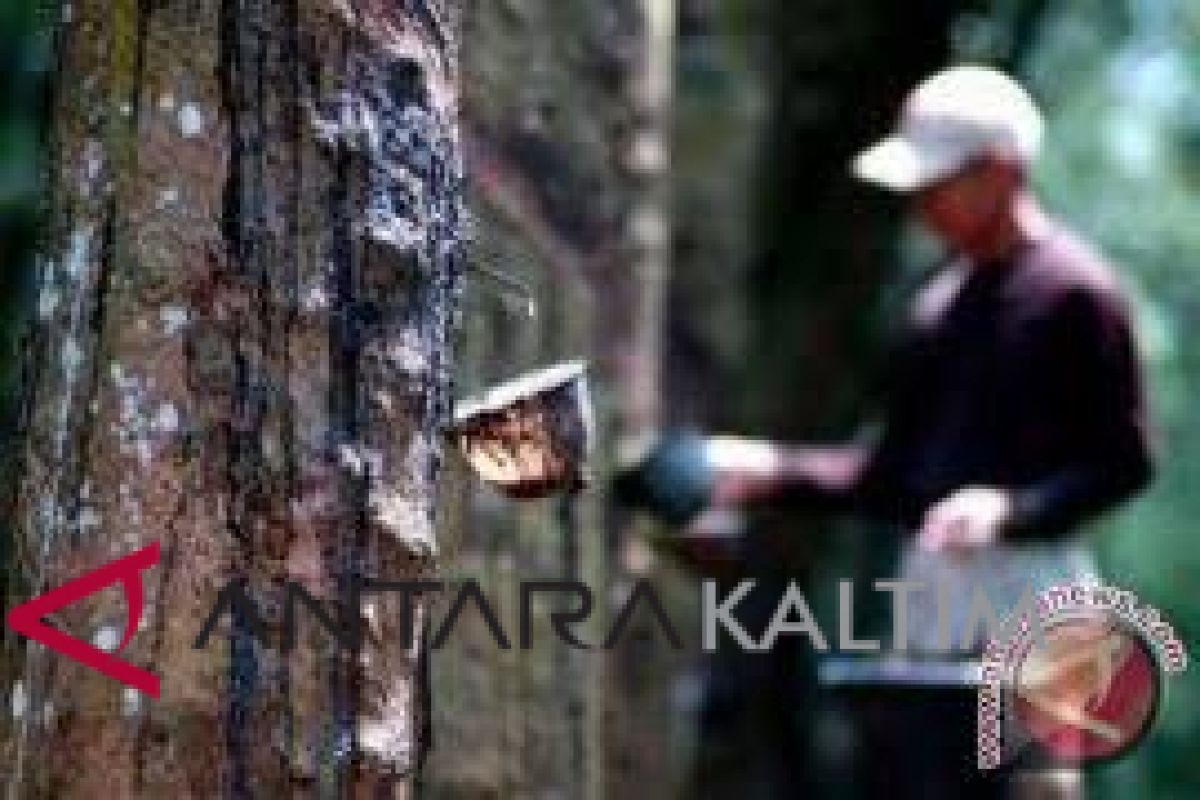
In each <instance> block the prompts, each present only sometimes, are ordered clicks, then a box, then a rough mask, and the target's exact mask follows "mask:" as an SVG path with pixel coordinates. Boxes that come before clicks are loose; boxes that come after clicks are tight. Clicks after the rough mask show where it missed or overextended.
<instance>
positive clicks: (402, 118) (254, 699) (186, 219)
mask: <svg viewBox="0 0 1200 800" xmlns="http://www.w3.org/2000/svg"><path fill="white" fill-rule="evenodd" d="M456 6H457V4H456V3H455V2H454V0H404V2H400V1H399V0H396V2H383V0H278V1H275V2H272V1H269V0H188V1H187V2H184V0H163V1H161V2H156V1H153V0H140V1H139V0H75V2H74V3H72V4H71V5H66V6H64V7H63V9H62V14H63V17H62V23H61V26H60V30H59V33H58V50H57V55H58V64H57V81H56V87H55V96H54V100H53V103H52V114H53V120H52V131H53V141H52V145H51V148H52V157H51V161H50V164H51V174H50V180H49V185H50V187H51V192H52V198H51V202H50V206H51V209H52V212H51V219H50V222H49V226H48V231H47V237H46V244H45V246H44V249H43V252H44V258H43V260H42V262H41V266H40V279H39V280H40V293H39V297H38V299H37V303H38V316H37V319H36V321H35V324H34V325H33V328H32V333H31V336H30V337H29V340H28V341H29V350H28V358H29V362H30V365H31V369H30V370H29V374H28V380H27V389H26V392H25V416H24V420H23V424H24V430H25V445H24V449H23V451H22V453H21V456H20V458H21V462H22V475H23V478H22V480H21V483H20V486H19V488H18V491H17V496H16V499H15V503H14V511H13V528H14V531H15V540H16V546H17V549H18V557H17V574H16V576H15V577H16V581H15V584H16V585H15V586H13V587H12V591H13V592H14V596H13V597H11V598H9V599H10V601H11V602H10V603H9V605H12V604H15V603H16V602H19V601H20V600H22V599H23V598H28V597H29V596H31V595H34V594H37V593H39V592H43V591H45V590H47V589H49V588H53V587H55V586H58V585H60V584H62V583H64V582H65V581H67V580H70V579H71V578H73V577H75V576H77V575H79V574H82V573H84V572H87V571H89V570H92V569H95V568H96V567H99V566H100V565H102V564H104V563H106V562H109V561H111V560H113V559H115V558H118V557H120V556H122V555H125V554H127V553H129V552H132V551H134V550H136V549H138V548H140V547H143V546H145V545H147V544H149V543H151V542H154V541H159V542H161V546H162V560H161V563H160V564H159V565H158V566H157V567H156V568H154V569H151V570H150V571H148V572H147V573H144V575H145V579H146V580H145V605H146V608H145V613H144V615H143V623H142V625H141V628H140V630H138V632H137V634H136V635H135V636H134V637H133V640H132V641H131V643H130V644H129V646H128V647H127V648H126V649H125V650H124V651H122V653H121V657H123V658H125V659H127V660H129V661H131V662H133V663H134V664H136V665H138V666H141V667H144V668H148V669H150V670H152V671H154V672H156V673H157V674H158V675H159V676H161V679H162V692H161V697H160V698H159V699H150V698H148V697H145V696H143V695H141V694H139V693H138V692H137V691H135V690H132V689H128V688H125V687H122V686H121V685H120V684H118V683H117V682H115V681H113V680H112V679H110V678H108V677H106V676H104V675H101V674H99V673H97V672H95V671H92V670H89V669H88V668H86V667H84V666H81V665H79V664H77V663H75V662H74V661H71V660H70V659H67V658H65V657H63V656H61V655H60V654H58V653H56V652H53V651H50V650H47V649H45V648H44V647H41V646H39V645H35V644H32V643H27V644H22V643H20V642H18V641H16V640H15V638H14V637H13V636H12V634H11V633H7V634H6V636H7V637H8V638H7V639H6V640H5V642H4V645H5V656H6V657H5V659H4V661H3V662H0V663H2V664H3V669H4V672H5V674H4V677H6V678H8V679H9V681H8V683H7V685H8V686H10V687H11V690H10V693H9V700H10V702H9V705H8V708H9V709H10V710H11V713H10V714H7V715H5V717H4V720H3V725H2V726H0V745H2V746H3V748H4V752H3V753H2V754H0V755H2V760H3V762H4V763H5V764H6V765H8V772H7V774H6V775H4V776H3V781H2V782H0V785H2V786H3V787H4V788H5V789H6V790H7V796H8V797H10V798H37V797H54V798H73V797H80V798H96V797H122V798H124V797H148V798H149V797H153V798H162V797H173V798H185V797H196V798H211V797H292V796H304V797H311V796H319V797H343V796H345V797H360V796H371V797H375V796H387V797H392V796H407V795H408V794H410V793H411V791H412V789H413V787H414V781H415V775H416V774H417V770H418V768H419V765H420V762H421V759H422V755H423V752H424V749H425V747H426V745H427V735H426V729H427V724H428V709H427V704H426V702H425V701H424V696H425V695H424V691H425V690H424V680H425V677H426V676H425V675H424V674H423V673H424V665H425V663H426V662H425V657H424V656H425V654H424V651H423V647H422V646H421V644H420V642H418V643H416V644H412V645H411V646H410V643H407V642H403V641H401V639H400V637H399V636H398V628H399V625H400V604H401V600H400V598H399V597H398V596H388V597H385V596H372V597H369V598H367V599H366V600H365V601H364V602H363V603H362V604H361V607H360V606H359V605H358V604H357V603H355V604H354V606H355V607H354V608H352V609H351V613H354V614H361V615H362V618H363V619H364V620H365V621H366V623H367V627H368V629H369V631H370V633H369V634H368V640H369V641H370V642H371V644H368V645H367V646H366V647H365V648H364V649H363V651H362V652H361V653H359V654H354V653H346V652H344V651H342V650H340V649H339V648H337V647H335V646H334V642H333V640H332V639H331V638H330V637H329V636H328V635H327V634H325V633H324V632H322V631H321V630H319V628H318V627H317V626H315V625H313V624H311V622H310V621H309V620H307V619H305V618H304V617H303V615H301V618H302V620H303V621H302V624H301V628H300V638H299V640H298V645H297V647H296V648H295V649H294V650H293V651H291V652H290V653H287V652H284V650H283V649H282V648H281V647H280V646H279V644H280V642H279V641H278V639H276V638H274V637H272V638H271V639H269V640H268V641H266V642H259V641H256V640H255V639H254V638H253V637H252V636H250V635H249V632H248V630H247V626H246V625H245V624H241V623H238V622H236V621H233V622H231V621H229V620H228V619H226V620H223V621H222V622H221V623H220V625H219V626H218V628H217V632H218V633H217V634H215V635H214V636H213V637H212V638H210V640H209V644H208V646H207V647H206V648H203V649H199V650H197V649H194V648H193V640H194V638H195V637H196V635H197V633H198V631H199V629H200V626H201V623H202V621H203V620H204V619H205V617H206V616H207V615H208V613H209V611H210V610H211V607H212V605H213V603H214V601H215V600H216V596H217V592H218V591H219V589H220V588H221V587H222V586H224V585H225V584H226V583H227V582H228V581H230V580H232V579H237V578H245V579H246V580H247V582H248V586H249V587H250V589H251V591H252V595H253V597H254V599H255V600H256V602H257V604H258V606H259V607H260V609H261V610H262V611H263V614H264V616H266V617H267V619H268V621H269V622H270V623H278V622H279V621H280V619H281V608H282V603H283V599H284V598H283V590H282V588H281V587H280V585H279V583H278V581H279V580H281V579H282V580H293V581H297V582H299V583H301V584H302V585H303V586H304V587H305V588H306V589H307V590H308V591H310V592H311V593H312V594H313V595H314V596H316V597H318V598H320V599H321V600H322V601H323V602H324V604H325V607H326V609H327V610H329V611H330V612H331V613H337V612H338V611H339V610H344V607H345V606H346V605H347V604H349V603H353V596H352V595H351V593H350V592H349V590H348V588H347V587H348V585H349V581H348V580H347V579H348V578H351V577H353V576H368V577H382V578H387V579H390V580H402V579H405V578H411V577H414V576H422V575H426V574H428V573H429V572H430V570H431V568H432V565H433V563H434V559H435V556H436V552H437V547H436V545H437V542H436V537H435V518H434V509H435V506H436V504H435V493H436V489H437V485H438V481H439V470H440V464H441V451H442V444H441V434H440V429H441V426H442V425H443V423H445V422H446V421H447V419H448V415H449V414H448V412H449V407H450V378H449V374H450V366H451V359H452V357H451V351H450V338H451V334H452V332H453V329H454V327H455V325H456V323H457V298H458V295H459V285H460V282H461V263H462V260H461V255H460V252H461V249H460V240H459V224H460V183H461V175H460V166H459V156H458V144H457V138H456V123H455V109H456V103H457V92H456V82H457V65H456V50H455V35H454V33H453V31H454V22H455V19H454V17H455V15H456V14H457V8H456ZM423 608H424V605H423V602H421V603H418V604H417V611H418V614H420V613H421V611H422V610H423ZM124 620H125V606H124V599H123V597H122V594H121V593H120V592H118V591H114V590H111V589H110V590H105V591H104V592H101V593H98V594H96V595H93V596H91V597H88V598H86V599H84V600H82V601H80V602H78V603H75V604H72V605H70V606H68V607H65V608H63V609H62V610H61V611H59V612H57V613H56V614H55V615H54V616H53V618H52V622H53V623H54V624H55V625H56V626H57V627H59V628H60V629H61V630H63V631H65V632H67V633H70V634H71V635H73V636H76V637H78V638H81V639H84V640H90V641H92V642H95V643H97V645H98V646H108V645H110V644H112V643H115V641H116V639H118V638H119V635H118V634H119V632H120V631H121V630H122V628H123V625H124ZM273 630H277V629H275V628H273Z"/></svg>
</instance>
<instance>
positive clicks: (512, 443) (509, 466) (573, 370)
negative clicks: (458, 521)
mask: <svg viewBox="0 0 1200 800" xmlns="http://www.w3.org/2000/svg"><path fill="white" fill-rule="evenodd" d="M449 434H450V435H451V437H452V438H453V440H454V442H455V444H456V445H457V446H458V449H459V451H460V452H461V453H462V454H463V456H464V457H465V458H466V460H467V463H468V464H470V466H471V469H472V470H473V471H474V472H475V474H476V475H477V476H479V478H480V479H481V480H483V481H485V482H487V483H489V484H491V485H493V486H495V487H496V488H497V489H499V490H500V491H501V492H503V493H504V494H505V495H507V496H509V497H512V498H515V499H519V500H531V499H536V498H540V497H546V496H548V495H551V494H555V493H558V492H568V493H575V492H578V491H579V490H581V489H582V488H583V487H584V486H586V485H587V482H588V476H587V472H586V466H587V459H588V456H589V455H590V453H591V449H592V438H593V436H594V423H593V416H592V404H591V397H590V394H589V392H588V385H587V365H586V364H585V363H584V362H581V361H570V362H566V363H563V364H557V365H555V366H553V367H549V368H547V369H542V370H538V371H536V372H531V373H526V374H524V375H521V376H520V377H518V378H515V379H513V380H511V381H507V382H505V383H503V384H500V385H498V386H494V387H492V388H490V389H489V390H487V391H486V392H484V393H483V394H481V395H479V396H478V397H474V398H470V399H468V400H465V401H464V402H462V403H461V404H460V405H459V406H458V408H456V410H455V413H454V423H453V425H452V426H451V428H450V430H449Z"/></svg>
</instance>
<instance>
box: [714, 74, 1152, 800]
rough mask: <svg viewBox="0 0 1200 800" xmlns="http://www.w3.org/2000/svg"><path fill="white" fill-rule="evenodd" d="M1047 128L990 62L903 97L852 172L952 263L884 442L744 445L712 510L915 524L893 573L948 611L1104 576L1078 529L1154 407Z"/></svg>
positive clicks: (932, 628)
mask: <svg viewBox="0 0 1200 800" xmlns="http://www.w3.org/2000/svg"><path fill="white" fill-rule="evenodd" d="M1041 138H1042V118H1041V115H1040V113H1039V111H1038V109H1037V107H1036V106H1035V104H1034V103H1033V101H1032V100H1031V99H1030V97H1029V96H1028V94H1027V93H1026V92H1025V91H1024V89H1022V88H1021V87H1020V86H1019V85H1017V84H1016V83H1015V82H1013V81H1012V80H1011V79H1009V78H1007V77H1006V76H1004V75H1002V74H1000V73H997V72H995V71H992V70H988V69H984V68H979V67H956V68H953V69H949V70H947V71H945V72H942V73H940V74H937V75H935V76H933V77H931V78H929V79H928V80H926V81H925V82H923V83H921V84H920V85H919V86H918V87H917V88H916V89H915V90H914V91H913V92H912V94H911V95H910V96H909V98H908V99H907V101H906V102H905V104H904V107H903V111H902V113H901V118H900V122H899V126H898V130H897V131H896V132H895V134H894V135H892V136H889V137H888V138H887V139H885V140H884V141H882V142H880V143H878V144H876V145H875V146H873V147H871V148H869V149H868V150H866V151H865V152H863V153H862V154H861V155H860V156H858V158H856V159H855V161H854V163H853V171H854V174H855V175H856V176H857V177H858V178H860V179H862V180H865V181H868V182H871V183H874V184H877V185H879V186H882V187H886V188H888V189H890V190H893V191H896V192H901V193H904V194H905V195H906V196H907V197H908V198H910V200H911V206H912V210H913V213H915V214H916V215H917V217H918V218H919V219H920V221H921V222H922V223H923V224H924V225H925V226H926V227H927V228H928V229H929V230H930V231H932V232H933V233H935V234H936V235H937V236H938V237H939V238H940V239H941V240H942V241H943V242H944V243H945V245H946V246H947V248H948V249H949V250H950V252H951V253H952V255H953V258H952V260H950V261H949V262H948V263H947V264H946V265H945V266H944V267H943V268H941V269H939V270H938V271H937V272H936V273H935V274H934V275H933V276H932V277H931V278H930V279H929V280H928V281H927V282H926V284H925V285H924V287H923V288H922V289H921V290H920V292H919V293H918V295H917V297H916V298H915V300H914V302H913V303H912V306H911V313H910V317H909V319H908V324H907V330H906V332H905V334H904V336H903V337H902V340H901V341H899V342H898V343H897V346H896V348H895V352H894V354H893V357H892V358H891V359H889V372H890V374H889V376H888V381H887V393H886V397H887V399H886V405H885V408H884V423H885V424H884V428H883V431H882V435H881V436H880V437H879V438H878V440H877V441H876V442H875V443H874V444H871V445H860V444H850V445H844V446H837V447H821V446H779V445H755V446H749V445H747V446H746V447H743V448H742V452H750V451H753V453H754V457H753V458H724V459H718V461H717V463H716V464H715V466H716V467H717V479H716V485H715V490H714V495H715V497H714V499H715V502H716V503H717V504H718V505H721V504H724V505H731V504H741V503H747V502H752V501H756V500H768V499H778V498H782V497H800V498H805V499H809V500H812V501H823V502H829V503H834V504H836V505H838V506H839V507H844V508H846V509H849V510H856V511H858V512H861V513H863V514H866V515H868V516H871V517H876V518H882V519H885V520H888V521H891V522H895V523H898V524H899V525H901V526H902V527H903V528H905V529H906V530H909V531H911V532H912V537H911V540H910V541H909V542H908V543H907V544H906V545H905V547H904V552H903V555H902V563H901V567H900V572H901V575H900V577H901V578H903V579H906V580H913V581H921V582H924V583H925V584H926V585H936V586H939V587H942V588H943V589H945V588H946V587H949V597H950V600H951V602H950V607H951V615H952V616H955V612H956V611H957V612H960V613H959V614H958V616H959V617H961V616H962V615H964V614H966V613H967V608H966V606H967V605H968V604H967V602H966V597H967V595H966V593H967V592H969V591H975V590H976V589H978V588H982V589H983V590H984V591H985V592H986V593H987V594H988V597H989V598H990V599H991V600H992V601H993V603H994V604H995V606H996V607H997V608H999V609H1000V610H1001V612H1002V613H1003V612H1005V611H1006V610H1007V609H1005V608H1004V607H1003V606H1004V605H1005V603H1012V604H1015V603H1016V601H1017V600H1018V599H1019V598H1020V595H1021V594H1022V593H1023V592H1025V591H1028V590H1029V589H1030V588H1033V589H1034V590H1037V589H1040V588H1043V587H1045V586H1048V585H1050V584H1052V583H1062V582H1066V581H1080V580H1089V579H1092V578H1093V577H1094V569H1093V566H1092V562H1091V558H1090V556H1089V554H1088V551H1087V549H1086V547H1084V546H1083V545H1082V543H1081V542H1079V541H1078V540H1077V539H1076V538H1075V537H1073V535H1072V534H1074V533H1075V531H1076V530H1077V526H1078V524H1079V523H1081V522H1082V521H1084V520H1086V519H1088V518H1090V517H1092V516H1094V515H1097V514H1099V513H1101V512H1103V511H1105V510H1107V509H1110V508H1112V507H1113V506H1115V505H1117V504H1118V503H1119V502H1121V501H1122V500H1124V499H1126V498H1128V497H1130V496H1131V495H1133V494H1135V493H1136V492H1138V491H1139V490H1140V489H1141V488H1142V487H1144V486H1145V485H1146V483H1147V480H1148V479H1149V477H1150V474H1151V462H1150V455H1149V449H1148V446H1147V435H1146V412H1145V406H1144V398H1143V391H1142V381H1141V378H1140V375H1139V365H1138V359H1137V356H1136V352H1135V347H1134V342H1133V337H1132V335H1131V329H1130V320H1129V314H1128V311H1127V308H1126V304H1125V301H1124V299H1123V298H1122V296H1121V292H1120V290H1119V288H1118V286H1117V283H1116V281H1115V280H1114V278H1113V275H1112V274H1111V272H1110V270H1109V268H1108V267H1107V266H1106V265H1105V263H1104V261H1103V260H1102V259H1101V258H1100V257H1099V256H1098V255H1097V254H1096V253H1095V252H1094V251H1093V250H1091V249H1090V248H1089V247H1088V246H1087V245H1086V244H1085V243H1084V242H1082V241H1080V239H1079V238H1078V237H1077V236H1076V235H1075V234H1073V233H1071V232H1070V231H1068V230H1067V229H1066V228H1065V227H1064V226H1063V225H1062V224H1061V223H1059V222H1057V221H1055V220H1052V219H1050V218H1049V217H1048V216H1047V215H1046V213H1045V212H1044V211H1043V210H1042V208H1041V207H1040V205H1039V203H1038V201H1037V198H1036V197H1035V195H1034V193H1033V191H1032V190H1031V188H1030V186H1029V180H1028V179H1029V170H1030V167H1031V165H1032V163H1033V161H1034V159H1035V157H1036V156H1037V154H1038V150H1039V146H1040V143H1041ZM727 449H728V447H727ZM734 450H735V451H736V450H737V448H734ZM932 595H933V592H927V593H924V597H922V595H921V594H920V593H916V594H914V595H913V596H912V599H911V602H910V605H909V619H910V620H911V626H912V627H911V628H910V633H911V636H912V639H911V640H910V642H908V644H909V646H910V647H912V648H915V649H918V650H920V649H926V650H938V649H939V645H944V644H945V643H946V637H945V630H944V629H940V626H939V625H937V624H935V618H936V617H937V613H936V609H935V607H934V598H933V596H932ZM943 599H944V598H943ZM963 622H964V620H962V619H952V620H951V625H950V628H951V632H952V639H951V640H952V641H953V642H956V643H957V642H960V638H959V637H960V635H968V634H969V633H970V632H969V631H963V630H961V628H960V626H961V625H962V624H963ZM965 733H966V735H967V736H970V735H971V733H970V731H967V732H965ZM966 744H967V745H969V744H970V742H967V743H966ZM894 796H905V795H901V794H896V795H894ZM926 796H934V794H928V795H926ZM937 796H942V795H940V794H939V795H937Z"/></svg>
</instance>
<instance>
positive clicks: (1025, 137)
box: [851, 66, 1044, 192]
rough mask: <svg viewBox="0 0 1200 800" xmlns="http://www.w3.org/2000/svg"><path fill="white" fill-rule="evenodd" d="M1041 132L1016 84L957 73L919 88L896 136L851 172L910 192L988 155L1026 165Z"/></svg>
mask: <svg viewBox="0 0 1200 800" xmlns="http://www.w3.org/2000/svg"><path fill="white" fill-rule="evenodd" d="M1043 127H1044V124H1043V121H1042V114H1041V112H1040V111H1039V110H1038V107H1037V105H1036V104H1035V103H1034V101H1033V98H1032V97H1030V96H1029V93H1028V92H1026V91H1025V89H1024V88H1022V87H1021V85H1020V84H1019V83H1017V82H1016V81H1014V80H1013V79H1012V78H1010V77H1008V76H1007V75H1005V74H1004V73H1002V72H997V71H996V70H994V69H989V68H987V67H977V66H958V67H951V68H950V69H947V70H944V71H942V72H939V73H937V74H936V75H933V76H932V77H930V78H926V79H925V80H924V81H922V82H921V83H920V84H919V85H918V86H917V88H915V89H913V91H912V93H911V94H909V96H908V98H907V99H906V100H905V102H904V106H903V109H902V110H901V113H900V121H899V125H898V130H897V131H896V132H895V133H894V134H893V135H891V136H889V137H887V138H886V139H884V140H883V141H881V142H879V143H878V144H876V145H874V146H873V147H870V148H868V149H867V150H865V151H863V152H862V153H860V154H859V155H858V156H857V157H856V158H855V159H854V161H853V164H852V166H851V170H852V172H853V173H854V175H855V176H856V177H858V178H859V179H861V180H864V181H867V182H868V183H875V184H878V185H880V186H884V187H886V188H889V189H893V190H895V191H898V192H911V191H914V190H917V189H921V188H922V187H925V186H929V185H930V184H932V183H936V182H937V181H938V180H940V179H942V178H946V177H949V176H950V175H952V174H954V173H955V172H957V171H958V170H959V169H961V168H962V167H965V166H966V165H967V164H968V163H969V162H970V161H971V160H973V159H975V158H978V157H979V156H982V155H984V154H988V153H991V154H996V155H1000V156H1004V157H1007V158H1012V159H1014V160H1016V161H1017V162H1018V163H1020V164H1022V165H1025V166H1028V165H1029V164H1032V163H1033V161H1034V160H1035V159H1036V158H1037V154H1038V150H1039V149H1040V148H1041V143H1042V129H1043Z"/></svg>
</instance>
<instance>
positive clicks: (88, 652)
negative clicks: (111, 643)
mask: <svg viewBox="0 0 1200 800" xmlns="http://www.w3.org/2000/svg"><path fill="white" fill-rule="evenodd" d="M159 555H160V548H159V543H158V542H154V543H153V544H151V545H149V546H148V547H143V548H142V549H141V550H138V551H136V552H133V553H130V554H129V555H127V556H125V557H123V558H119V559H117V560H116V561H110V562H109V563H107V564H105V565H104V566H102V567H100V568H99V569H95V570H92V571H91V572H89V573H87V574H86V575H81V576H79V577H78V578H76V579H75V580H73V581H70V582H69V583H64V584H63V585H62V586H60V587H58V588H57V589H54V590H52V591H49V592H46V593H45V594H40V595H38V596H37V597H35V598H33V599H32V600H30V601H29V602H27V603H24V604H22V605H19V606H17V607H16V608H13V609H10V610H9V612H8V615H7V616H6V618H5V623H6V624H7V625H8V627H10V628H12V629H13V630H14V631H16V632H17V633H20V634H23V635H25V636H28V637H29V638H30V639H33V640H35V641H38V642H41V643H42V644H44V645H46V647H49V648H50V649H51V650H57V651H58V652H60V653H62V654H63V655H64V656H66V657H67V658H71V659H74V660H75V661H78V662H79V663H80V664H83V665H84V666H87V667H91V668H92V669H94V670H96V671H97V672H100V673H103V674H105V675H107V676H108V677H110V678H112V679H113V680H117V681H120V682H121V683H123V684H125V685H126V686H131V687H133V688H134V689H137V690H138V691H139V692H142V693H143V694H148V695H150V696H151V697H158V694H159V679H158V676H157V675H155V674H154V673H152V672H148V671H146V670H144V669H140V668H138V667H135V666H134V665H133V664H130V663H129V662H128V661H122V660H121V659H119V658H117V657H116V656H115V655H113V654H112V653H107V652H105V651H103V650H101V649H100V648H98V647H96V646H94V645H92V644H90V643H88V642H85V641H82V640H81V639H76V638H75V637H73V636H68V635H67V634H65V633H63V632H62V631H60V630H58V629H57V628H52V627H51V626H49V625H47V624H46V623H45V622H43V621H42V619H43V618H44V617H45V616H46V615H47V614H49V613H51V612H53V611H57V610H58V609H60V608H62V607H63V606H66V605H70V604H71V603H74V602H75V601H76V600H79V599H81V598H84V597H87V596H88V595H90V594H95V593H96V592H98V591H100V590H101V589H105V588H107V587H109V586H112V585H113V584H114V583H117V582H118V581H120V583H121V586H122V588H124V590H125V607H126V608H125V611H126V616H125V635H124V636H123V637H122V639H121V643H120V645H118V646H117V649H116V650H115V651H114V652H116V653H119V652H121V651H122V650H124V649H125V645H127V644H129V640H130V639H132V638H133V634H134V633H135V632H136V631H137V626H138V621H139V620H140V619H141V617H142V570H145V569H149V568H150V567H153V566H155V565H156V564H158V561H159Z"/></svg>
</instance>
